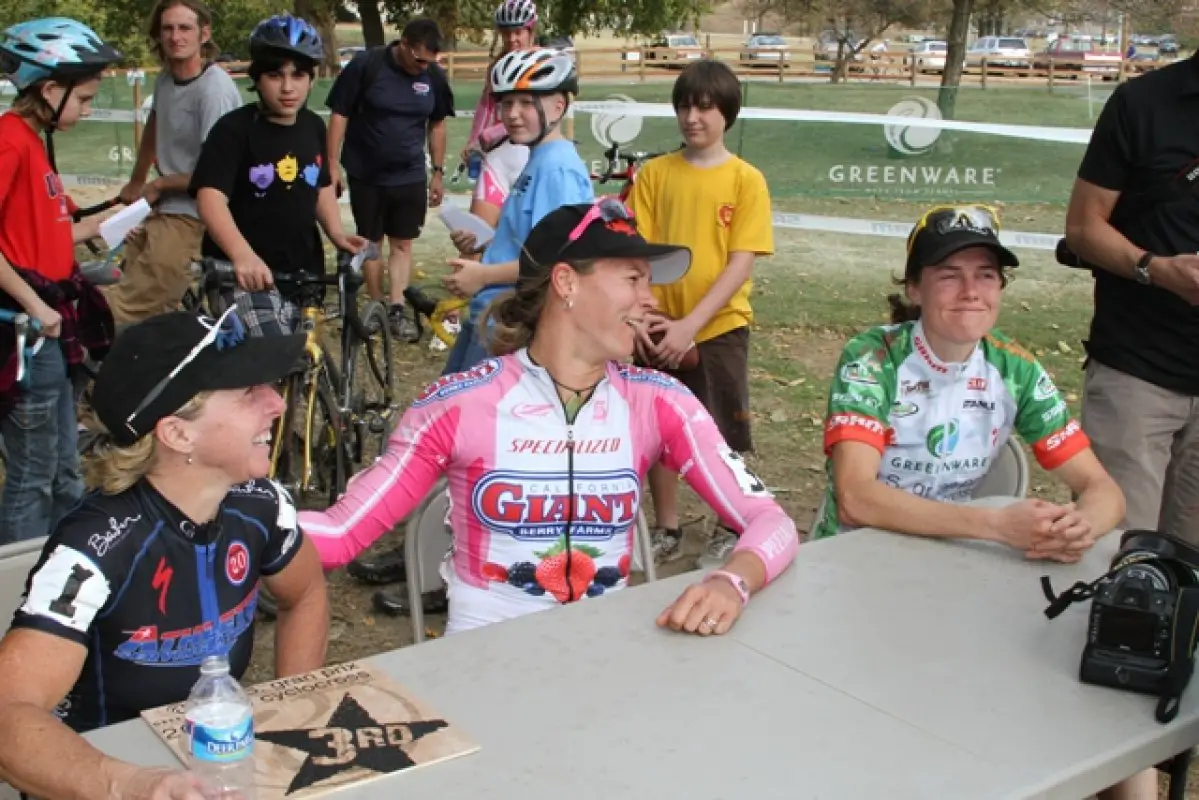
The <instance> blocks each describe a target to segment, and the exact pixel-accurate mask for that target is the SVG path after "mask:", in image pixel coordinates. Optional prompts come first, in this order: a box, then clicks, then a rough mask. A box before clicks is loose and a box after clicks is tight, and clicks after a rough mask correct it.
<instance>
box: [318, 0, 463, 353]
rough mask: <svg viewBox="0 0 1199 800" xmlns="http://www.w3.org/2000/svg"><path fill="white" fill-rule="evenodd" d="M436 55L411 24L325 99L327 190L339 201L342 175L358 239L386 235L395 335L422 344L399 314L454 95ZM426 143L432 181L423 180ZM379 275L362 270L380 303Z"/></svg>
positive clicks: (438, 185)
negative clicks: (330, 187)
mask: <svg viewBox="0 0 1199 800" xmlns="http://www.w3.org/2000/svg"><path fill="white" fill-rule="evenodd" d="M440 51H441V32H440V31H439V30H438V28H437V23H435V22H433V21H432V20H429V19H415V20H413V21H411V22H409V23H408V25H407V26H406V27H405V28H404V30H403V32H402V33H401V34H400V39H399V40H398V41H396V42H393V43H392V44H390V45H387V46H386V48H375V49H372V50H367V51H366V52H364V53H359V54H358V55H357V56H355V57H354V59H353V60H352V61H351V62H350V63H349V64H348V65H347V66H346V68H345V70H343V71H342V73H341V75H339V76H338V78H337V81H336V83H334V84H333V88H332V89H331V90H330V92H329V98H328V101H327V104H328V106H329V110H330V111H331V114H330V117H329V133H328V150H329V158H330V164H329V167H330V173H331V175H332V178H333V183H334V185H335V186H336V187H337V190H338V193H339V194H340V192H341V189H342V187H343V186H344V185H346V184H345V183H343V179H342V169H343V167H344V169H345V174H346V176H347V177H348V186H349V189H350V207H351V209H352V211H353V214H354V223H355V224H356V225H357V227H358V234H359V235H360V236H363V237H365V238H366V239H368V240H370V241H372V242H375V243H376V244H380V245H381V244H382V240H383V237H384V236H386V237H387V241H388V244H389V253H388V259H387V274H388V278H389V280H390V286H389V287H388V288H389V291H388V294H389V297H390V305H391V308H390V316H391V323H392V331H393V333H394V334H395V335H396V336H397V337H399V338H400V339H402V340H405V341H409V342H415V341H416V340H417V339H418V338H419V334H418V332H417V328H416V325H415V322H414V320H412V319H409V318H408V317H406V316H405V315H404V289H406V288H408V280H409V273H410V271H411V268H412V240H413V239H416V238H417V237H418V236H420V232H421V228H422V227H423V226H424V224H425V213H426V211H427V210H428V207H429V206H437V205H440V204H441V199H442V195H443V193H444V188H443V184H442V180H443V175H444V173H445V170H444V166H445V165H444V160H445V152H446V122H445V119H446V117H448V116H453V114H454V95H453V92H452V91H451V90H450V85H449V81H448V79H447V78H446V76H445V73H444V72H442V70H441V67H439V66H438V65H437V63H436V59H437V54H438V53H439V52H440ZM343 141H344V142H345V148H344V149H343V148H342V142H343ZM426 142H428V147H429V157H430V160H431V161H432V168H433V177H432V179H431V180H427V179H426V175H427V172H426V167H425V143H426ZM338 154H340V162H341V163H340V164H339V163H338V162H339V158H338ZM381 273H382V269H381V265H380V263H379V262H377V261H375V262H367V264H366V279H367V291H369V292H370V295H371V297H372V298H374V299H376V300H378V299H381V298H382V297H383V278H382V274H381Z"/></svg>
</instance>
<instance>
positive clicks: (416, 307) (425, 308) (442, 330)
mask: <svg viewBox="0 0 1199 800" xmlns="http://www.w3.org/2000/svg"><path fill="white" fill-rule="evenodd" d="M426 289H432V290H433V291H436V292H439V293H442V292H446V290H445V288H444V287H441V286H437V285H435V284H427V285H425V286H409V287H408V288H407V289H405V290H404V299H405V300H407V301H408V305H409V306H411V307H412V318H413V320H414V321H415V322H416V332H417V334H418V335H419V336H423V335H424V331H425V323H427V324H428V325H429V330H430V332H432V334H433V336H434V337H436V338H437V339H439V340H440V341H441V342H442V343H443V344H444V345H445V346H446V347H451V348H452V347H453V346H454V342H455V341H457V338H458V334H457V329H456V328H455V329H450V328H448V327H446V325H447V323H449V322H450V321H451V320H453V319H454V318H455V317H457V316H458V315H460V314H461V313H462V312H463V310H464V309H465V308H466V307H467V306H468V305H469V304H470V300H468V299H466V298H464V297H454V296H448V297H443V298H441V299H438V300H434V299H433V298H432V297H430V296H429V294H428V292H427V291H426ZM422 319H423V320H424V323H422V321H421V320H422Z"/></svg>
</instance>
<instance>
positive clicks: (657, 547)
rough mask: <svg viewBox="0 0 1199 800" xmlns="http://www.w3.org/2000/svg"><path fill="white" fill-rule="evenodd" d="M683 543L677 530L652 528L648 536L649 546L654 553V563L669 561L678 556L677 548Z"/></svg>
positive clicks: (681, 534) (680, 532) (680, 533)
mask: <svg viewBox="0 0 1199 800" xmlns="http://www.w3.org/2000/svg"><path fill="white" fill-rule="evenodd" d="M682 543H683V533H682V531H680V530H679V529H678V528H654V530H653V532H652V533H651V534H650V545H651V547H652V548H653V551H654V561H669V560H671V559H672V558H677V557H678V555H679V546H680V545H682Z"/></svg>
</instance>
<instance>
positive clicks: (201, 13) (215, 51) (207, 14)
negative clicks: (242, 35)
mask: <svg viewBox="0 0 1199 800" xmlns="http://www.w3.org/2000/svg"><path fill="white" fill-rule="evenodd" d="M176 6H183V7H184V8H189V9H191V10H192V12H193V13H195V15H196V21H197V22H198V23H199V25H200V28H201V29H203V28H208V29H209V39H208V41H207V42H205V43H204V44H202V45H200V55H201V56H203V57H204V58H205V59H207V60H208V61H212V60H213V59H215V58H216V57H217V56H218V55H220V52H221V51H220V48H218V47H217V45H216V42H214V41H212V37H211V31H212V11H210V10H209V9H208V6H206V5H205V4H204V3H203V2H202V0H158V5H156V6H154V11H153V12H152V13H151V14H150V25H149V26H148V28H147V33H149V34H150V50H151V52H153V53H154V55H155V56H156V57H157V58H158V61H159V63H166V53H164V52H163V49H162V15H163V14H164V13H166V11H167V9H171V8H175V7H176Z"/></svg>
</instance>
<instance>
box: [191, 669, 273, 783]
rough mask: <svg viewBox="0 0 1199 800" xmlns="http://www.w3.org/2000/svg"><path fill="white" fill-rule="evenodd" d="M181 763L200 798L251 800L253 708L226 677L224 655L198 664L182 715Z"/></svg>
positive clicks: (227, 675) (238, 688)
mask: <svg viewBox="0 0 1199 800" xmlns="http://www.w3.org/2000/svg"><path fill="white" fill-rule="evenodd" d="M183 730H184V735H185V736H186V741H187V756H188V757H187V765H188V767H189V768H190V769H191V770H192V771H193V772H194V773H195V774H196V775H197V776H198V777H199V778H200V779H201V780H202V781H203V782H204V784H205V789H206V792H205V795H204V796H205V798H208V799H209V800H225V798H240V799H241V800H255V792H254V707H253V706H252V705H251V704H250V698H249V697H248V696H247V695H246V693H245V691H244V690H243V689H242V688H241V685H240V684H238V682H237V681H236V680H235V679H234V678H233V677H232V676H231V675H230V674H229V659H228V658H227V657H226V656H208V657H206V658H205V659H204V660H203V661H202V662H201V663H200V680H198V681H196V685H195V686H193V687H192V690H191V694H190V695H188V698H187V710H186V711H185V713H184V723H183Z"/></svg>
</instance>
